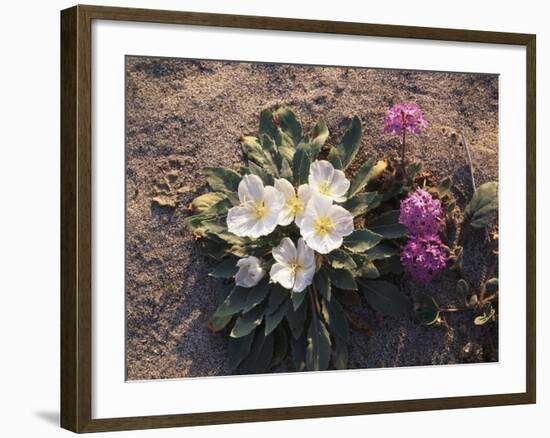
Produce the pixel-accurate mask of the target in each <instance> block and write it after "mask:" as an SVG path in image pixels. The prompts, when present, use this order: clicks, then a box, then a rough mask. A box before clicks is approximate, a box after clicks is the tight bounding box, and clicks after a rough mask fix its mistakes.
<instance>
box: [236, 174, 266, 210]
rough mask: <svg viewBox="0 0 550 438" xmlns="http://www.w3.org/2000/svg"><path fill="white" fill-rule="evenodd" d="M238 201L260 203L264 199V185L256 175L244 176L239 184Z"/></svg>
mask: <svg viewBox="0 0 550 438" xmlns="http://www.w3.org/2000/svg"><path fill="white" fill-rule="evenodd" d="M238 192H239V200H240V201H241V203H242V204H244V203H246V202H261V201H262V200H263V197H264V183H263V182H262V180H261V179H260V177H259V176H257V175H245V176H243V179H241V182H240V183H239V188H238Z"/></svg>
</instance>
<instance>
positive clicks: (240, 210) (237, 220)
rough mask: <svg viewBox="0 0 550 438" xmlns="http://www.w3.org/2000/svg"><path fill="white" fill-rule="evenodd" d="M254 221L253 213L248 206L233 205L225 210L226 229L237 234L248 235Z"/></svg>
mask: <svg viewBox="0 0 550 438" xmlns="http://www.w3.org/2000/svg"><path fill="white" fill-rule="evenodd" d="M255 223H256V221H255V219H254V214H253V212H252V210H251V209H250V208H249V207H246V206H238V207H233V208H230V209H229V211H228V212H227V229H228V231H229V232H230V233H233V234H235V235H237V236H241V237H242V236H248V233H249V231H250V229H251V228H252V227H253V226H254V224H255Z"/></svg>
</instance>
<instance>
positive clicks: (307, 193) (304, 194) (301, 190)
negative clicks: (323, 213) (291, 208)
mask: <svg viewBox="0 0 550 438" xmlns="http://www.w3.org/2000/svg"><path fill="white" fill-rule="evenodd" d="M312 195H313V190H312V189H311V187H310V186H309V185H308V184H302V185H301V186H300V187H298V199H299V200H300V202H301V203H302V205H303V206H304V208H303V210H302V211H300V212H298V213H297V214H296V219H295V222H296V225H298V227H301V226H302V220H303V219H304V214H305V213H306V208H307V203H308V202H309V200H310V199H311V196H312Z"/></svg>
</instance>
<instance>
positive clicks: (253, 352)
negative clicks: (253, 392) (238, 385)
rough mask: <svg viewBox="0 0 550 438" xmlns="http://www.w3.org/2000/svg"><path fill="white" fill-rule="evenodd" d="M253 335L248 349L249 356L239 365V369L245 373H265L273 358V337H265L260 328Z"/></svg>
mask: <svg viewBox="0 0 550 438" xmlns="http://www.w3.org/2000/svg"><path fill="white" fill-rule="evenodd" d="M255 333H256V335H255V336H254V341H253V342H252V346H251V347H250V354H249V355H248V357H247V358H246V359H245V360H244V361H243V362H242V364H241V369H242V370H243V371H245V372H252V373H255V372H263V371H267V370H268V369H269V366H270V364H271V359H272V357H273V347H274V337H273V335H269V336H265V335H264V330H263V329H262V327H260V328H259V329H258V330H256V332H255Z"/></svg>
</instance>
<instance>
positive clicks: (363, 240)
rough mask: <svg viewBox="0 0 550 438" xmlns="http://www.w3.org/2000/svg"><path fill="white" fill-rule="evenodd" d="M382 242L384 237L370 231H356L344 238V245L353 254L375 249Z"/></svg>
mask: <svg viewBox="0 0 550 438" xmlns="http://www.w3.org/2000/svg"><path fill="white" fill-rule="evenodd" d="M381 240H382V236H381V235H380V234H376V233H373V232H372V231H370V230H367V229H363V230H355V231H354V232H353V233H351V234H350V235H349V236H346V237H344V243H343V245H344V247H345V248H346V249H348V250H350V251H351V252H365V251H367V250H369V249H371V248H374V247H375V246H376V245H378V244H379V243H380V241H381ZM331 254H332V253H331ZM335 267H337V266H335ZM345 267H349V266H345ZM352 269H353V268H352Z"/></svg>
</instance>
